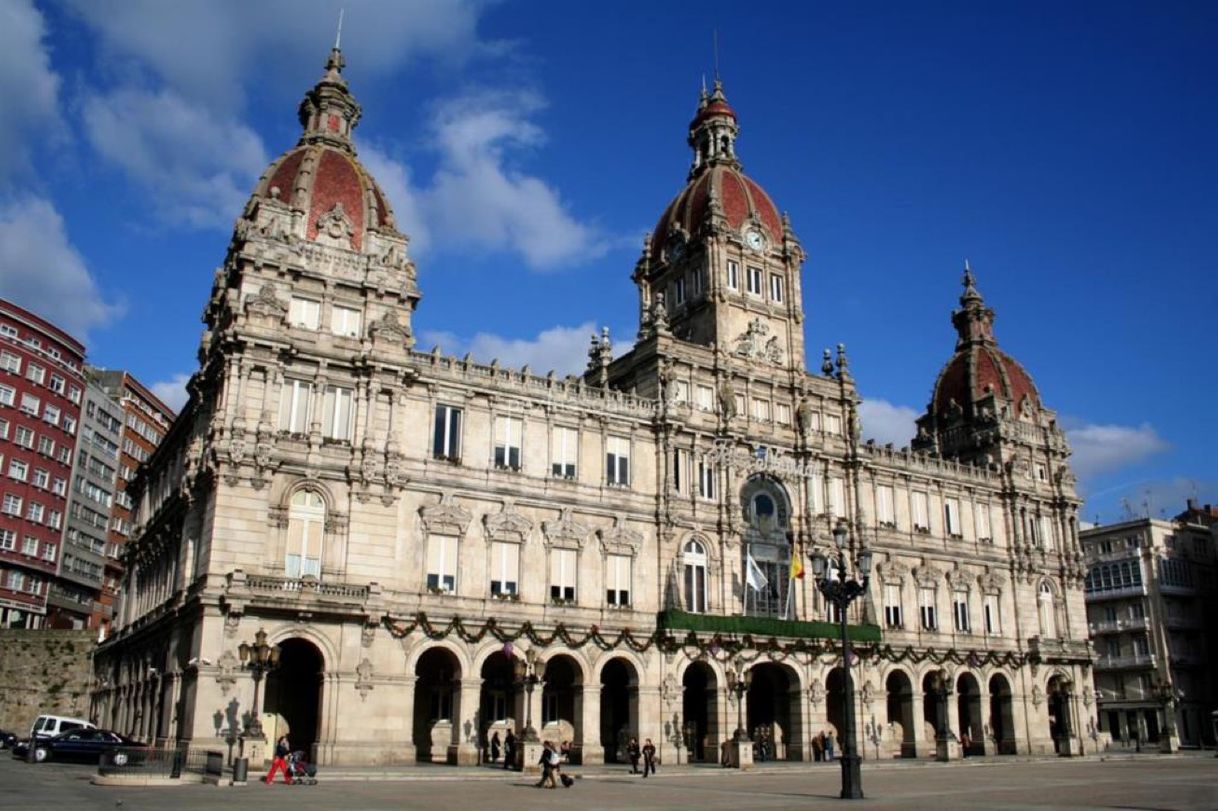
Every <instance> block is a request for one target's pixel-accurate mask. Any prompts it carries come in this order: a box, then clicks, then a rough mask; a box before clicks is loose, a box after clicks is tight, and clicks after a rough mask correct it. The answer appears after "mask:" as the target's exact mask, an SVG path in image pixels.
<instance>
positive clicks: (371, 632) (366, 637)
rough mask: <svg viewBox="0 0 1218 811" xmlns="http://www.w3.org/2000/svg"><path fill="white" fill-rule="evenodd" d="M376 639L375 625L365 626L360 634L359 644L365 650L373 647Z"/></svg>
mask: <svg viewBox="0 0 1218 811" xmlns="http://www.w3.org/2000/svg"><path fill="white" fill-rule="evenodd" d="M374 639H376V626H375V625H373V624H371V623H370V624H368V625H365V626H364V627H363V628H361V629H360V632H359V643H360V645H361V646H363V647H365V648H370V647H372V641H373V640H374Z"/></svg>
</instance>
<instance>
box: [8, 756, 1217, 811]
mask: <svg viewBox="0 0 1218 811" xmlns="http://www.w3.org/2000/svg"><path fill="white" fill-rule="evenodd" d="M1207 754H1208V753H1207ZM662 768H663V767H662ZM572 771H573V773H576V774H580V779H579V780H578V781H577V782H576V785H575V787H574V788H572V789H569V790H565V789H562V788H559V789H557V790H539V789H536V788H534V787H533V786H532V785H531V782H530V781H529V780H528V779H526V778H525V777H522V776H521V775H519V774H514V773H504V772H502V771H499V770H493V769H468V770H465V769H463V770H460V771H458V770H456V769H449V768H445V767H420V768H417V769H404V770H398V771H394V772H382V773H365V774H363V775H359V774H354V773H347V774H346V775H345V777H343V779H333V778H332V779H330V780H328V781H327V780H326V779H325V774H324V773H323V774H322V775H321V777H322V782H321V783H320V784H319V785H317V786H298V787H289V786H284V785H275V786H272V787H268V786H264V785H262V784H261V783H251V784H250V785H248V786H244V787H235V788H217V787H211V786H203V785H197V784H194V785H181V786H173V787H164V788H161V787H157V788H128V787H123V788H116V787H104V786H95V785H92V784H91V783H90V782H89V778H90V776H91V775H92V774H93V772H94V769H92V768H91V767H88V766H74V765H67V764H54V763H52V764H44V765H40V766H33V765H29V764H26V763H22V762H19V761H14V760H11V759H9V758H7V757H0V785H2V786H3V787H4V788H3V803H2V804H3V805H4V806H5V807H8V808H20V809H44V808H46V809H50V808H55V809H65V808H73V809H80V808H88V809H94V808H96V809H118V808H121V809H124V811H132V810H134V809H157V810H158V811H159V810H160V809H170V808H172V809H175V811H190V810H191V809H210V808H220V807H222V806H229V807H231V806H232V805H233V804H234V803H240V804H242V805H246V806H248V804H249V803H250V801H251V800H252V799H254V797H255V795H256V797H257V807H258V808H260V809H279V808H283V809H288V808H290V809H295V811H303V810H304V809H314V808H315V809H334V808H341V809H344V811H359V810H360V809H382V808H437V809H438V808H445V809H451V808H470V809H475V808H476V809H495V808H505V807H518V806H519V805H520V804H522V803H527V804H528V806H529V808H530V809H534V808H536V809H546V808H563V809H573V808H579V809H600V808H606V809H607V808H630V809H634V810H635V811H641V810H642V809H652V808H656V809H658V808H697V809H720V808H722V809H733V810H734V811H739V810H740V809H755V808H757V809H760V808H801V807H807V806H809V805H814V804H815V805H832V804H834V803H838V802H841V801H840V800H838V799H837V797H836V795H837V791H838V785H839V783H838V781H839V775H840V772H839V770H838V769H837V768H836V765H833V766H828V765H826V766H813V765H811V764H798V765H796V764H790V765H788V764H774V765H769V766H767V767H765V768H763V769H761V770H759V771H757V772H754V773H750V774H739V773H736V772H729V771H725V770H720V769H713V768H691V767H682V768H675V769H667V770H664V771H662V772H661V773H660V774H659V775H657V776H655V777H654V778H648V779H646V780H643V779H642V778H640V777H637V776H631V775H629V774H628V773H626V772H624V771H615V770H611V769H604V770H596V771H593V770H588V771H587V772H586V773H581V770H580V769H578V768H576V769H573V770H572ZM337 776H338V777H342V775H341V774H340V775H337ZM368 778H373V779H368ZM863 785H864V789H865V791H866V793H867V799H865V800H863V801H861V802H858V803H854V804H852V806H851V807H866V808H910V809H943V808H969V809H978V810H981V809H984V811H994V810H995V809H1019V808H1120V809H1215V808H1218V759H1215V758H1214V757H1212V756H1201V755H1197V756H1179V757H1154V756H1142V757H1140V758H1109V759H1098V758H1097V759H1091V758H1088V759H1082V760H1055V759H1044V760H1029V761H1017V762H1012V761H1007V762H992V761H965V762H961V763H953V764H947V765H943V764H932V763H902V762H890V763H883V764H878V765H872V764H867V765H865V766H864V768H863Z"/></svg>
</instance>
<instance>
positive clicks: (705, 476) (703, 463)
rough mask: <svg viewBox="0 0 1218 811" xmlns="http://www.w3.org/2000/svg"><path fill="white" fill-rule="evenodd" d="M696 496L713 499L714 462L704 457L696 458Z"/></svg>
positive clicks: (708, 499)
mask: <svg viewBox="0 0 1218 811" xmlns="http://www.w3.org/2000/svg"><path fill="white" fill-rule="evenodd" d="M698 498H704V499H706V500H707V501H714V500H715V464H714V462H711V461H710V460H709V459H706V458H705V457H703V458H702V459H699V460H698Z"/></svg>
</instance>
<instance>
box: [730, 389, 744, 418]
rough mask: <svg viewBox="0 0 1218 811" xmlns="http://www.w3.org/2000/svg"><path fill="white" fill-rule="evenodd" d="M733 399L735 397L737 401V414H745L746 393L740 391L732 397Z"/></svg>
mask: <svg viewBox="0 0 1218 811" xmlns="http://www.w3.org/2000/svg"><path fill="white" fill-rule="evenodd" d="M732 399H733V400H734V401H735V403H736V414H737V415H740V416H743V415H744V413H745V411H744V406H745V401H744V395H743V394H741V393H739V392H737V393H736V394H735V395H734V396H733V398H732Z"/></svg>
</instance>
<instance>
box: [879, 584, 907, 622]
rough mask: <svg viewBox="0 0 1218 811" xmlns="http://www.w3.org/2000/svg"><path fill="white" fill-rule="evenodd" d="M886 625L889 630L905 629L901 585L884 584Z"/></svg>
mask: <svg viewBox="0 0 1218 811" xmlns="http://www.w3.org/2000/svg"><path fill="white" fill-rule="evenodd" d="M884 624H885V625H886V626H888V627H889V628H904V627H905V617H904V616H903V614H902V612H901V586H900V584H899V583H885V584H884Z"/></svg>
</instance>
